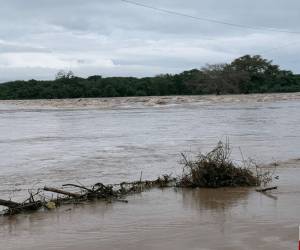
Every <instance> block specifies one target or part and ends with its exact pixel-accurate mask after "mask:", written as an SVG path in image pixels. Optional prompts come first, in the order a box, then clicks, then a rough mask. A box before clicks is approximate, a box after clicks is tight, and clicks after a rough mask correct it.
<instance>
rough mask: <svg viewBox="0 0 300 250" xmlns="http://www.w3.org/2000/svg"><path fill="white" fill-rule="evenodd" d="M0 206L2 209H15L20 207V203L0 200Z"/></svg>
mask: <svg viewBox="0 0 300 250" xmlns="http://www.w3.org/2000/svg"><path fill="white" fill-rule="evenodd" d="M0 205H1V206H4V207H8V208H16V207H19V206H21V203H17V202H14V201H8V200H1V199H0Z"/></svg>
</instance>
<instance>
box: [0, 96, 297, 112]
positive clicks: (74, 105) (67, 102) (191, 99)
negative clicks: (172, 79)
mask: <svg viewBox="0 0 300 250" xmlns="http://www.w3.org/2000/svg"><path fill="white" fill-rule="evenodd" d="M289 100H300V93H275V94H250V95H221V96H214V95H200V96H146V97H113V98H75V99H42V100H0V105H2V106H4V107H2V108H5V107H9V108H15V109H111V108H140V107H163V106H166V105H184V104H194V105H197V104H198V105H209V104H214V103H248V102H258V103H259V102H276V101H289Z"/></svg>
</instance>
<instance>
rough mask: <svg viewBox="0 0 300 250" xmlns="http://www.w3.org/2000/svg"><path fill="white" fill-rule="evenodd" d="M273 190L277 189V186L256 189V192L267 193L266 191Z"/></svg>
mask: <svg viewBox="0 0 300 250" xmlns="http://www.w3.org/2000/svg"><path fill="white" fill-rule="evenodd" d="M273 189H277V186H274V187H267V188H259V189H256V191H257V192H266V191H269V190H273Z"/></svg>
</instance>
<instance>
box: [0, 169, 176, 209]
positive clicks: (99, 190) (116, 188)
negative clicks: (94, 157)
mask: <svg viewBox="0 0 300 250" xmlns="http://www.w3.org/2000/svg"><path fill="white" fill-rule="evenodd" d="M175 185H176V179H175V178H171V177H170V176H168V175H164V176H162V177H160V178H158V179H156V180H153V181H148V180H145V181H142V174H141V176H140V179H139V181H134V182H122V183H119V184H110V185H104V184H103V183H101V182H99V183H96V184H94V185H93V186H91V187H86V186H83V185H76V184H64V185H62V186H63V187H72V188H79V189H80V192H74V191H72V192H70V191H66V190H63V189H58V188H54V187H44V188H42V189H38V191H37V192H36V193H35V194H33V193H31V192H30V194H29V198H27V199H26V200H25V201H24V202H22V203H18V202H14V201H10V200H1V199H0V205H1V206H5V207H7V210H5V211H4V215H12V214H17V213H21V212H26V211H32V210H38V209H40V208H42V207H44V208H46V209H53V208H55V207H57V206H59V205H62V204H70V203H71V204H77V203H78V202H82V201H89V200H93V199H102V200H106V201H107V202H112V201H117V202H125V203H127V202H128V201H127V200H125V199H123V198H124V197H125V196H127V195H130V194H134V193H141V192H143V191H145V190H147V189H150V188H155V187H159V188H163V187H172V186H173V187H174V186H175ZM42 191H47V192H52V193H55V194H59V195H62V196H57V197H56V198H54V197H52V198H49V197H47V196H45V195H44V193H43V192H42Z"/></svg>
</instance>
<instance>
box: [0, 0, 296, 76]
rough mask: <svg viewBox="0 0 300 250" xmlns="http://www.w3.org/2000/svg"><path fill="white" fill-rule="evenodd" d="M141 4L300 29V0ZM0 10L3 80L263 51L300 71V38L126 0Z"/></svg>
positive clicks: (157, 69) (129, 69) (42, 1)
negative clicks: (208, 19)
mask: <svg viewBox="0 0 300 250" xmlns="http://www.w3.org/2000/svg"><path fill="white" fill-rule="evenodd" d="M136 1H139V2H140V3H143V4H149V5H153V6H156V7H160V8H165V9H170V10H174V11H178V12H181V13H186V14H189V15H194V16H199V17H207V18H211V19H218V20H222V21H225V22H231V23H238V24H243V25H249V26H259V27H270V28H276V29H282V30H290V31H300V29H299V28H298V24H299V21H300V15H299V9H300V2H299V1H298V0H285V1H283V0H277V1H273V0H252V1H246V0H226V1H220V0H210V1H204V0H200V1H196V0H186V1H182V0H153V1H146V0H136ZM0 5H1V8H0V81H4V80H9V79H11V80H13V79H17V78H18V79H22V78H26V79H28V78H39V79H46V78H53V75H54V72H55V71H56V70H59V69H60V68H68V69H73V70H74V71H75V72H76V73H77V74H80V75H83V76H84V75H87V74H103V75H107V76H108V75H134V76H144V75H149V74H150V75H153V74H158V73H167V72H169V73H175V72H180V71H181V70H186V69H189V68H200V67H201V66H203V65H204V64H205V63H217V62H226V61H229V60H231V59H233V58H234V57H236V56H241V55H243V54H246V53H252V54H256V53H261V54H263V55H264V56H266V57H267V58H269V59H274V62H276V63H278V64H280V65H282V67H283V68H290V69H292V70H294V71H296V72H300V69H299V67H300V63H299V62H298V60H297V59H298V57H299V52H300V46H299V44H300V34H288V33H279V32H278V33H276V32H269V31H265V30H255V29H240V28H234V27H230V26H224V25H220V24H214V23H209V22H204V21H203V22H201V21H197V20H193V19H190V18H184V17H180V16H174V15H170V14H166V13H161V12H159V11H154V10H150V9H146V8H143V7H138V6H134V5H129V4H126V3H124V2H122V1H120V0H101V1H99V0H89V1H85V0H51V1H50V0H26V1H23V0H10V1H6V0H0ZM1 41H2V43H1ZM288 44H290V45H289V46H287V45H288ZM277 47H279V49H274V50H272V49H270V48H277ZM28 58H30V59H31V60H29V61H28ZM38 65H40V66H39V67H37V66H38Z"/></svg>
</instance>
